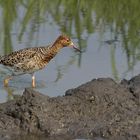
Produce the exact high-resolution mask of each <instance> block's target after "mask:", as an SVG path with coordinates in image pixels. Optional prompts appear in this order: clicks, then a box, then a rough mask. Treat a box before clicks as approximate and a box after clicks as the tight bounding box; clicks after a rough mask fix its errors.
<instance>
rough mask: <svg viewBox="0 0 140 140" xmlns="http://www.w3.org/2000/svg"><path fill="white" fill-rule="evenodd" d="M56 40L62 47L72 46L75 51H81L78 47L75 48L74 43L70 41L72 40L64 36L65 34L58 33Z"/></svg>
mask: <svg viewBox="0 0 140 140" xmlns="http://www.w3.org/2000/svg"><path fill="white" fill-rule="evenodd" d="M57 41H58V42H59V43H60V44H61V45H62V46H63V47H73V48H74V49H76V50H77V51H79V52H81V50H80V49H79V48H77V47H76V46H75V45H74V43H73V42H72V40H71V39H70V38H69V37H68V36H66V35H60V36H59V37H58V39H57Z"/></svg>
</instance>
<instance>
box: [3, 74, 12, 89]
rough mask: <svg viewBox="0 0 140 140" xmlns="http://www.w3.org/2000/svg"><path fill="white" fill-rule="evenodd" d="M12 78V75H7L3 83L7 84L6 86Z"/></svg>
mask: <svg viewBox="0 0 140 140" xmlns="http://www.w3.org/2000/svg"><path fill="white" fill-rule="evenodd" d="M10 79H12V76H8V77H6V78H5V79H4V82H3V83H4V86H5V87H7V86H8V82H9V80H10Z"/></svg>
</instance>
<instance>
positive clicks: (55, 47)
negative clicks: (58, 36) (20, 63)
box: [45, 43, 63, 62]
mask: <svg viewBox="0 0 140 140" xmlns="http://www.w3.org/2000/svg"><path fill="white" fill-rule="evenodd" d="M61 48H63V46H62V45H61V44H60V43H54V44H53V45H52V46H51V47H49V50H48V49H47V54H46V55H45V61H46V62H49V61H50V60H51V59H52V58H53V57H54V56H55V55H56V54H57V53H58V52H59V51H60V49H61Z"/></svg>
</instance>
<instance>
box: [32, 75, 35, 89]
mask: <svg viewBox="0 0 140 140" xmlns="http://www.w3.org/2000/svg"><path fill="white" fill-rule="evenodd" d="M32 87H33V88H35V75H34V74H32Z"/></svg>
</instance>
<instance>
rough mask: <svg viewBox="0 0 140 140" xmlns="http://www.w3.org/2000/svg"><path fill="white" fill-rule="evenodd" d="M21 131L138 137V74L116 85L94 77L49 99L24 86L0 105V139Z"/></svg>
mask: <svg viewBox="0 0 140 140" xmlns="http://www.w3.org/2000/svg"><path fill="white" fill-rule="evenodd" d="M25 134H31V135H36V136H45V137H49V138H51V137H56V136H57V139H59V136H60V137H61V136H64V137H66V138H64V137H63V138H61V139H72V138H90V139H100V140H101V139H102V140H103V139H104V140H118V139H119V140H125V139H127V140H139V139H140V75H138V76H136V77H134V78H132V79H131V80H129V81H127V80H123V81H122V82H121V83H119V84H118V83H116V82H114V81H113V80H112V79H110V78H100V79H94V80H92V81H90V82H87V83H85V84H83V85H81V86H79V87H77V88H75V89H70V90H68V91H66V93H65V96H59V97H53V98H50V97H48V96H45V95H42V94H40V93H38V92H36V91H34V90H32V89H25V91H24V93H23V95H22V96H21V97H20V98H18V99H16V100H13V101H10V102H6V103H3V104H0V138H1V139H11V138H13V136H14V137H16V136H19V135H20V136H22V135H25ZM20 139H21V138H20ZM55 139H56V138H55Z"/></svg>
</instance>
